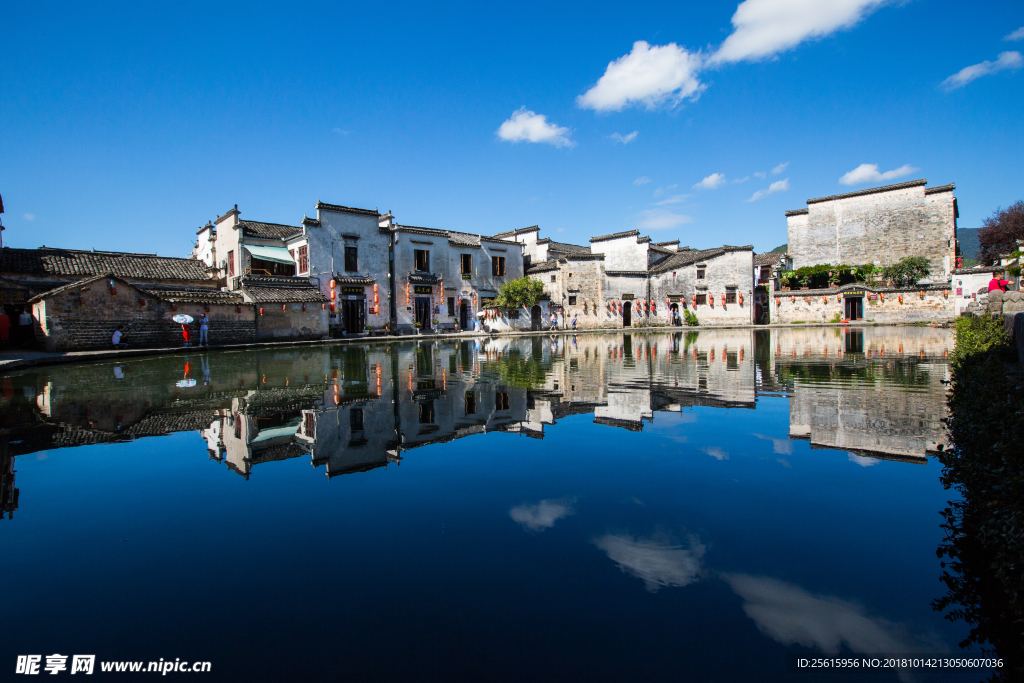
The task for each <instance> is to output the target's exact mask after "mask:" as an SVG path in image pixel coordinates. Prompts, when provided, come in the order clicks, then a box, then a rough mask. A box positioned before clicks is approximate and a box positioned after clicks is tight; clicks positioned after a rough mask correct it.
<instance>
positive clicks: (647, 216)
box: [637, 209, 693, 230]
mask: <svg viewBox="0 0 1024 683" xmlns="http://www.w3.org/2000/svg"><path fill="white" fill-rule="evenodd" d="M692 220H693V219H692V218H690V217H689V216H685V215H683V214H681V213H673V212H671V211H666V210H665V209H647V210H646V211H641V212H640V220H639V221H638V222H637V228H640V229H643V230H671V229H672V228H678V227H679V226H680V225H682V224H683V223H689V222H691V221H692Z"/></svg>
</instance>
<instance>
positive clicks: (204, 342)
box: [199, 313, 210, 346]
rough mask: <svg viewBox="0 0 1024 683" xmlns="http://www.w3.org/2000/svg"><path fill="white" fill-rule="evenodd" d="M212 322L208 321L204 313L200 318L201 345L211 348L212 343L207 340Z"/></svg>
mask: <svg viewBox="0 0 1024 683" xmlns="http://www.w3.org/2000/svg"><path fill="white" fill-rule="evenodd" d="M209 326H210V321H209V320H207V319H206V314H205V313H202V314H200V316H199V345H200V346H209V345H210V342H209V339H208V338H207V330H208V329H209Z"/></svg>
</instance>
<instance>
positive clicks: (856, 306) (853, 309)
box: [845, 296, 864, 320]
mask: <svg viewBox="0 0 1024 683" xmlns="http://www.w3.org/2000/svg"><path fill="white" fill-rule="evenodd" d="M845 304H846V319H847V320H861V319H862V318H863V317H864V297H862V296H850V297H846V301H845Z"/></svg>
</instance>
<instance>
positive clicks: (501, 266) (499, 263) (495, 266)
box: [491, 256, 505, 277]
mask: <svg viewBox="0 0 1024 683" xmlns="http://www.w3.org/2000/svg"><path fill="white" fill-rule="evenodd" d="M504 274H505V257H504V256H492V257H491V275H496V276H499V277H500V276H502V275H504Z"/></svg>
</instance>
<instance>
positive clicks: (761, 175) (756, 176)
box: [754, 171, 768, 178]
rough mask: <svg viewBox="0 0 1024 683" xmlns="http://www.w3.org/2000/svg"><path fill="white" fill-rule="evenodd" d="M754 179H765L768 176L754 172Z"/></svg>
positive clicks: (762, 172) (760, 172)
mask: <svg viewBox="0 0 1024 683" xmlns="http://www.w3.org/2000/svg"><path fill="white" fill-rule="evenodd" d="M754 177H755V178H767V177H768V174H767V173H765V172H764V171H754Z"/></svg>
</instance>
